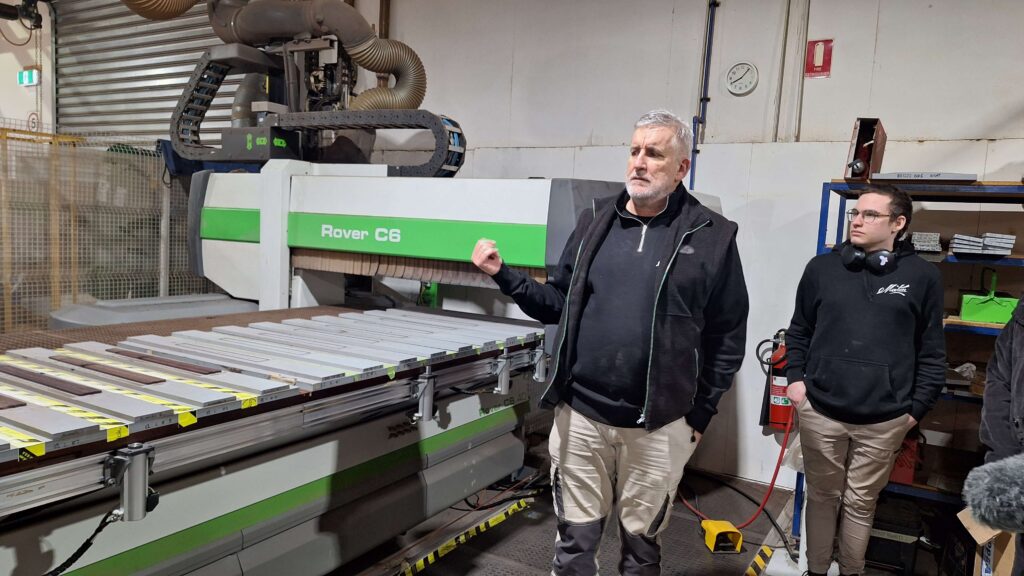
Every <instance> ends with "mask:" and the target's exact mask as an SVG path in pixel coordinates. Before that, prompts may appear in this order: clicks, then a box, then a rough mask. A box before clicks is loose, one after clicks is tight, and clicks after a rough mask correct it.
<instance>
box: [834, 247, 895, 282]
mask: <svg viewBox="0 0 1024 576" xmlns="http://www.w3.org/2000/svg"><path fill="white" fill-rule="evenodd" d="M839 256H840V257H841V258H842V259H843V266H846V268H847V270H853V271H854V272H856V271H859V270H863V269H864V268H867V269H868V270H870V271H871V272H874V273H875V274H885V273H886V272H889V271H890V270H895V269H896V255H895V254H894V253H892V252H890V251H888V250H875V251H874V252H870V253H868V252H865V251H864V250H861V249H860V248H858V247H856V246H854V245H853V244H851V243H850V242H849V241H847V242H843V244H842V246H841V247H840V248H839Z"/></svg>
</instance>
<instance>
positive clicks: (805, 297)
mask: <svg viewBox="0 0 1024 576" xmlns="http://www.w3.org/2000/svg"><path fill="white" fill-rule="evenodd" d="M812 262H813V261H812ZM817 322H818V287H817V282H816V281H815V274H814V272H813V271H812V270H811V264H808V265H807V267H806V268H804V275H803V276H802V277H801V278H800V284H799V285H797V288H796V307H795V308H793V318H792V320H790V322H789V328H788V329H787V330H786V380H787V381H788V382H789V383H790V384H793V383H794V382H802V381H803V380H804V376H805V373H804V372H805V370H806V368H807V354H808V352H809V351H810V349H811V338H813V337H814V327H815V325H816V324H817Z"/></svg>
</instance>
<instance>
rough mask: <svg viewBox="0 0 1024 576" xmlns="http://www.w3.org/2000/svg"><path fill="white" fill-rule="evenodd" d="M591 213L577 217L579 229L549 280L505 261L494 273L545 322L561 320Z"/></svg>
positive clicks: (503, 289)
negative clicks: (542, 282) (537, 279)
mask: <svg viewBox="0 0 1024 576" xmlns="http://www.w3.org/2000/svg"><path fill="white" fill-rule="evenodd" d="M588 215H589V212H584V213H583V214H582V215H581V216H580V218H579V219H578V220H577V221H576V229H575V230H573V232H572V234H571V235H570V236H569V240H568V241H567V242H566V243H565V248H564V249H563V250H562V256H561V258H559V259H558V266H557V267H556V268H555V271H554V274H553V276H552V277H551V278H550V279H549V282H547V283H546V284H541V283H540V282H537V281H536V280H534V279H533V278H531V277H530V276H529V275H528V274H526V273H525V272H522V271H520V270H513V269H512V268H510V267H509V266H508V265H507V264H504V263H502V265H501V269H499V270H498V272H497V274H495V275H494V276H491V278H493V279H494V282H495V283H497V284H498V289H499V290H501V293H502V294H504V295H506V296H511V297H512V300H514V301H515V303H516V304H517V305H518V306H519V308H520V310H522V311H523V312H524V313H525V314H526V315H527V316H529V317H530V318H533V319H534V320H536V321H538V322H540V323H542V324H558V321H559V319H560V318H561V316H562V305H563V304H564V303H565V295H566V293H567V292H568V291H569V281H570V280H571V279H572V272H573V269H574V266H575V265H576V253H577V252H578V249H579V245H580V241H581V240H582V239H583V235H584V232H585V231H586V227H587V225H588V224H589V222H590V218H586V216H588Z"/></svg>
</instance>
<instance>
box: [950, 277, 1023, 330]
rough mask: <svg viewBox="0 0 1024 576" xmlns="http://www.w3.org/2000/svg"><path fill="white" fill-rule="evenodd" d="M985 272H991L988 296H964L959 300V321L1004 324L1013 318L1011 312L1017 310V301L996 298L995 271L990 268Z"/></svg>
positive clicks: (996, 278) (1014, 299)
mask: <svg viewBox="0 0 1024 576" xmlns="http://www.w3.org/2000/svg"><path fill="white" fill-rule="evenodd" d="M987 270H990V271H991V272H992V281H991V282H990V283H989V289H988V294H964V295H963V296H962V297H961V298H960V319H961V320H966V321H968V322H988V323H991V324H1006V323H1007V322H1009V321H1010V318H1011V317H1013V311H1014V310H1015V309H1016V308H1017V302H1018V300H1017V298H1007V297H1003V296H996V282H997V281H998V276H997V275H996V273H995V270H991V269H990V268H989V269H987ZM983 275H984V273H983ZM983 285H984V281H983Z"/></svg>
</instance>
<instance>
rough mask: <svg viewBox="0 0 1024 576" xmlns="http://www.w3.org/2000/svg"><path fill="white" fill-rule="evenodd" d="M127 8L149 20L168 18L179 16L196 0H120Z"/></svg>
mask: <svg viewBox="0 0 1024 576" xmlns="http://www.w3.org/2000/svg"><path fill="white" fill-rule="evenodd" d="M122 2H124V5H125V6H127V7H128V9H129V10H131V11H132V12H135V13H136V14H138V15H139V16H142V17H143V18H148V19H150V20H170V19H171V18H175V17H177V16H181V15H182V14H184V13H185V12H188V9H189V8H191V7H192V6H195V4H196V0H122Z"/></svg>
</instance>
